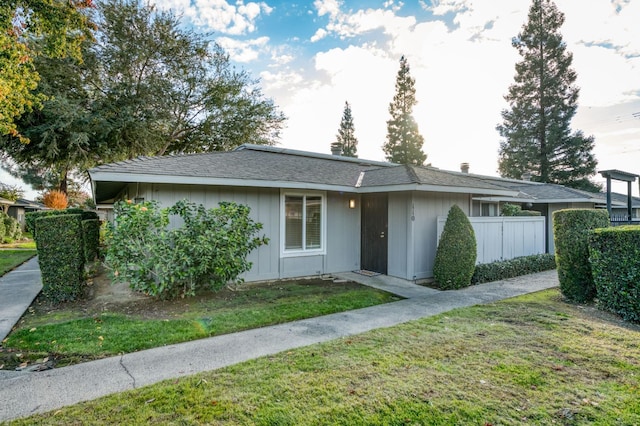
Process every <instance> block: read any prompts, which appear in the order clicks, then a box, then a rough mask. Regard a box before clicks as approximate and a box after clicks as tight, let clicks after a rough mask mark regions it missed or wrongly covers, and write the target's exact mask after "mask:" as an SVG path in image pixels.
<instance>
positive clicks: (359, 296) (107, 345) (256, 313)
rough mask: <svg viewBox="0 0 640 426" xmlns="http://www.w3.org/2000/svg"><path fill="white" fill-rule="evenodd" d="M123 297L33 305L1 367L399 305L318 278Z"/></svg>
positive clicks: (7, 345)
mask: <svg viewBox="0 0 640 426" xmlns="http://www.w3.org/2000/svg"><path fill="white" fill-rule="evenodd" d="M105 285H106V286H107V287H108V288H107V290H110V289H111V288H112V287H110V286H109V284H108V283H106V284H104V283H103V284H102V286H103V287H104V286H105ZM96 291H103V290H100V289H97V290H96ZM125 294H126V293H125ZM126 297H127V296H122V295H121V293H120V292H119V290H118V291H116V293H115V294H114V295H112V297H111V298H110V299H109V302H108V303H105V302H104V300H105V298H104V295H100V297H97V296H95V295H94V297H93V298H92V299H91V300H89V301H86V300H85V301H79V302H76V303H69V304H63V305H60V306H52V305H49V304H47V303H46V302H44V301H42V300H40V299H37V300H36V302H35V303H34V304H33V305H32V306H31V308H29V310H28V312H27V313H26V314H25V315H24V316H23V318H22V319H21V320H20V322H19V323H18V326H17V328H16V329H15V330H14V331H13V332H12V333H11V334H10V335H9V336H8V337H7V340H6V341H5V342H4V343H3V350H2V351H0V365H2V364H4V368H5V369H12V368H15V367H16V366H18V365H19V364H23V363H25V362H26V363H27V365H28V364H32V363H34V362H37V361H38V360H42V359H45V358H46V359H48V361H50V362H51V361H53V362H54V363H55V365H56V366H58V367H61V366H64V365H69V364H74V363H78V362H83V361H88V360H92V359H98V358H103V357H106V356H112V355H117V354H120V353H128V352H134V351H138V350H142V349H149V348H153V347H157V346H163V345H169V344H173V343H179V342H185V341H189V340H195V339H201V338H204V337H210V336H215V335H220V334H226V333H232V332H235V331H241V330H247V329H251V328H258V327H264V326H267V325H273V324H279V323H284V322H289V321H295V320H298V319H303V318H311V317H315V316H320V315H326V314H331V313H335V312H342V311H348V310H352V309H359V308H364V307H367V306H373V305H377V304H381V303H387V302H391V301H396V300H400V298H399V297H397V296H395V295H392V294H389V293H386V292H383V291H380V290H376V289H372V288H370V287H366V286H362V285H359V284H357V283H354V282H333V281H332V280H321V279H310V280H290V281H278V282H273V283H261V284H253V283H250V284H240V285H238V286H237V287H236V288H235V289H225V290H221V291H219V292H216V293H205V294H202V295H200V296H199V297H196V298H185V299H178V300H175V301H158V300H154V299H150V298H144V297H141V296H137V297H134V298H132V300H131V301H129V302H123V301H122V300H120V299H126ZM17 355H20V356H17Z"/></svg>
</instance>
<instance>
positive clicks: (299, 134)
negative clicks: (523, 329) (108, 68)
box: [3, 0, 640, 194]
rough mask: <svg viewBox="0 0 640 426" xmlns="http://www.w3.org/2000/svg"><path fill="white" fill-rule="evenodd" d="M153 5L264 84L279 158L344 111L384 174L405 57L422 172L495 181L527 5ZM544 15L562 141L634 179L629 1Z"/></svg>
mask: <svg viewBox="0 0 640 426" xmlns="http://www.w3.org/2000/svg"><path fill="white" fill-rule="evenodd" d="M155 1H156V4H157V5H158V7H160V8H163V9H171V10H173V11H175V12H176V13H178V14H180V15H182V16H183V19H184V23H185V25H187V26H190V27H192V28H194V29H195V30H197V31H208V32H212V33H213V35H212V38H213V39H214V40H216V41H217V42H218V43H219V44H221V45H222V46H223V47H224V48H225V49H226V50H227V52H228V53H229V54H230V56H231V59H232V61H233V62H234V63H235V64H236V65H237V66H239V67H241V68H244V69H246V70H247V71H249V72H250V73H251V75H252V76H253V77H255V78H259V79H260V80H261V83H260V86H261V88H262V90H263V92H264V93H265V94H266V95H267V96H269V97H271V98H272V99H273V100H274V101H275V103H276V104H277V105H278V106H279V107H280V108H281V109H282V111H283V112H284V113H285V114H286V115H287V116H288V118H289V119H288V122H287V128H286V129H285V130H284V131H283V133H282V138H281V141H280V146H284V147H288V148H295V149H302V150H310V151H316V152H325V153H328V152H329V146H330V143H331V142H332V141H333V140H334V138H335V135H336V133H337V130H338V126H339V123H340V118H341V116H342V110H343V106H344V102H345V101H349V103H350V104H351V106H352V112H353V117H354V122H355V130H356V136H357V137H358V139H359V146H358V154H359V156H360V157H363V158H369V159H376V160H382V159H383V158H384V155H383V153H382V149H381V146H382V144H383V143H384V140H385V135H386V120H387V119H388V118H389V114H388V105H389V102H390V101H391V99H392V97H393V93H394V82H395V75H396V73H397V71H398V66H399V59H400V57H401V56H402V55H405V56H406V57H407V60H408V62H409V65H410V67H411V74H412V76H413V77H414V78H415V79H416V90H417V93H416V95H417V99H418V105H417V106H416V107H415V108H414V117H415V118H416V120H417V122H418V125H419V129H420V132H421V133H422V135H423V136H424V138H425V144H424V152H425V153H426V154H427V156H428V158H427V162H428V163H432V165H434V166H436V167H440V168H443V169H448V170H458V168H459V165H460V163H462V162H468V163H470V164H471V172H472V173H479V174H487V175H496V174H497V172H496V169H497V158H498V147H499V142H500V137H499V135H498V133H497V132H496V130H495V126H496V125H497V124H498V123H499V122H500V121H501V118H500V111H501V110H502V109H503V108H505V107H506V106H507V105H506V103H505V101H504V99H503V96H504V95H505V94H506V93H507V90H508V86H509V84H511V83H512V82H513V76H514V65H515V63H516V61H518V60H519V56H518V55H517V52H516V51H515V49H514V48H513V47H512V46H511V39H512V37H514V36H515V35H517V34H518V32H519V31H520V29H521V28H522V25H523V24H524V23H525V22H526V19H527V13H528V9H529V6H530V0H475V1H473V0H431V1H406V2H399V1H394V0H389V1H386V2H385V1H339V0H316V1H306V2H287V1H274V0H265V1H260V2H249V1H244V0H238V1H227V0H155ZM555 3H556V5H557V6H558V8H559V9H560V10H561V11H562V12H564V14H565V18H566V20H565V24H564V26H563V27H562V29H561V32H562V34H563V37H564V40H565V42H566V44H567V48H568V50H569V51H571V52H572V53H573V55H574V61H573V67H574V69H575V70H576V72H577V74H578V81H577V84H578V86H579V87H580V88H581V92H580V99H579V105H580V107H579V110H578V114H577V115H576V117H575V118H574V121H573V129H574V130H582V131H583V132H584V133H585V134H586V135H593V136H594V137H595V139H596V147H595V155H596V157H597V159H598V161H599V165H598V170H605V169H614V168H615V169H620V170H625V171H629V172H634V173H639V174H640V161H639V160H640V25H638V22H639V20H640V0H588V1H585V0H556V1H555ZM3 180H4V179H3ZM616 189H618V188H616ZM618 190H620V191H626V188H624V187H623V188H621V189H618ZM637 193H638V188H637V185H636V187H635V188H634V194H637Z"/></svg>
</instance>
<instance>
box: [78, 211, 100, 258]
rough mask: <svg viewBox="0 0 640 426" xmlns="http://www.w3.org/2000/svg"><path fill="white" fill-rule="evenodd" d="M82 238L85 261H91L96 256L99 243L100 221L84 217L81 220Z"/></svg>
mask: <svg viewBox="0 0 640 426" xmlns="http://www.w3.org/2000/svg"><path fill="white" fill-rule="evenodd" d="M82 238H83V241H84V242H83V249H84V260H85V262H93V261H94V260H95V259H96V257H98V246H99V245H100V221H99V220H98V219H86V220H83V221H82Z"/></svg>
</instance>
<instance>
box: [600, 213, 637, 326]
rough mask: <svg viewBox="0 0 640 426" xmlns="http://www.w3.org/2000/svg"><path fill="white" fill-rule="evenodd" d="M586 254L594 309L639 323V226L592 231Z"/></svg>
mask: <svg viewBox="0 0 640 426" xmlns="http://www.w3.org/2000/svg"><path fill="white" fill-rule="evenodd" d="M589 255H590V257H589V261H590V262H591V271H592V273H593V280H594V282H595V286H596V291H597V295H598V307H599V308H601V309H604V310H607V311H610V312H613V313H616V314H618V315H620V316H621V317H622V318H624V319H625V320H627V321H634V322H640V226H638V225H627V226H620V227H611V228H603V229H595V230H593V231H592V232H591V234H590V235H589Z"/></svg>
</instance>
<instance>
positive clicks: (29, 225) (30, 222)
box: [24, 207, 98, 238]
mask: <svg viewBox="0 0 640 426" xmlns="http://www.w3.org/2000/svg"><path fill="white" fill-rule="evenodd" d="M64 214H79V215H82V220H87V219H98V214H97V213H96V212H92V211H87V210H83V209H81V208H78V207H72V208H68V209H64V210H39V211H36V212H29V213H27V214H25V215H24V221H25V227H26V230H27V231H28V232H31V234H32V235H33V237H34V238H35V235H36V233H35V224H36V220H38V219H39V218H41V217H49V216H59V215H64Z"/></svg>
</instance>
